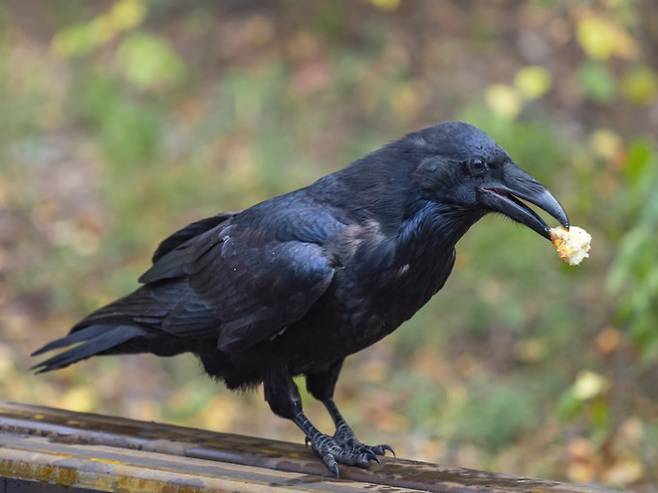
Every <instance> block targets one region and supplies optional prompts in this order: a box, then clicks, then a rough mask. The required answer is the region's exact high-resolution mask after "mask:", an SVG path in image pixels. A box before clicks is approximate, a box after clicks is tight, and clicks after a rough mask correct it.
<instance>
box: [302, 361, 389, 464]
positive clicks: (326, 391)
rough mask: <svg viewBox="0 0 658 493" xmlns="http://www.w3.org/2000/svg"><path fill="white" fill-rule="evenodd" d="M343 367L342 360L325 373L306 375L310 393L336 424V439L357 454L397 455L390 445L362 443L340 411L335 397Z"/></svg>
mask: <svg viewBox="0 0 658 493" xmlns="http://www.w3.org/2000/svg"><path fill="white" fill-rule="evenodd" d="M342 366H343V360H340V361H337V362H335V363H334V364H333V365H331V366H330V367H329V368H328V369H327V370H326V371H324V372H317V373H308V374H307V375H306V387H307V389H308V391H309V392H310V393H311V395H313V397H315V398H316V399H318V400H319V401H321V402H322V403H323V404H324V406H325V407H326V408H327V411H328V412H329V415H330V416H331V419H332V420H333V422H334V425H336V433H335V434H334V439H335V440H336V442H337V443H338V444H339V445H341V446H342V447H343V448H346V449H350V450H352V451H354V452H355V453H371V454H374V455H375V456H377V455H386V451H387V450H388V451H390V452H391V453H392V454H393V455H395V451H394V450H393V449H392V448H391V446H390V445H386V444H381V445H374V446H369V445H365V444H363V443H361V442H360V441H359V440H358V439H357V438H356V436H355V435H354V431H352V428H350V426H349V425H348V424H347V422H346V421H345V418H343V415H342V414H341V413H340V411H339V410H338V407H337V406H336V403H335V402H334V399H333V395H334V389H335V388H336V381H337V380H338V375H339V373H340V370H341V367H342ZM377 462H379V460H377Z"/></svg>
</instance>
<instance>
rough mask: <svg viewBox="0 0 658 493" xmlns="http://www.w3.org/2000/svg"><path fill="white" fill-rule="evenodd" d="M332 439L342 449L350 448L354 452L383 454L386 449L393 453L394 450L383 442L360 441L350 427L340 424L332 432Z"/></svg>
mask: <svg viewBox="0 0 658 493" xmlns="http://www.w3.org/2000/svg"><path fill="white" fill-rule="evenodd" d="M334 440H336V443H338V445H340V446H341V447H343V449H348V450H352V451H353V452H355V453H362V454H363V453H371V454H375V455H382V456H384V455H386V451H389V452H391V453H392V454H393V455H395V450H393V448H392V447H391V446H390V445H386V444H385V443H383V444H380V445H372V446H371V445H366V444H365V443H361V442H360V441H359V440H358V439H357V438H356V436H354V432H353V431H352V430H351V428H349V427H347V426H341V427H339V428H338V430H337V431H336V433H335V434H334Z"/></svg>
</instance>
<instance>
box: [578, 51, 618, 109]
mask: <svg viewBox="0 0 658 493" xmlns="http://www.w3.org/2000/svg"><path fill="white" fill-rule="evenodd" d="M578 79H579V81H580V84H581V85H582V87H583V89H584V90H585V93H586V94H587V95H588V96H589V97H590V98H591V99H593V100H594V101H597V102H600V103H609V102H611V101H612V100H613V99H614V97H615V92H616V87H615V79H614V78H613V77H612V74H610V71H609V70H608V67H607V66H606V65H604V64H603V63H600V62H595V61H587V62H584V63H583V64H581V66H580V68H579V69H578Z"/></svg>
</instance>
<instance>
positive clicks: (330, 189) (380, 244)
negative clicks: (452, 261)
mask: <svg viewBox="0 0 658 493" xmlns="http://www.w3.org/2000/svg"><path fill="white" fill-rule="evenodd" d="M409 138H410V137H407V138H406V139H403V140H401V141H398V142H394V143H392V144H389V145H388V146H386V147H384V148H382V149H380V150H378V151H375V152H373V153H371V154H369V155H367V156H365V157H364V158H362V159H360V160H358V161H355V162H354V163H352V164H351V165H350V166H348V167H346V168H344V169H342V170H340V171H338V172H336V173H333V174H332V175H329V176H327V177H325V178H322V179H321V180H319V181H317V182H316V183H315V184H313V185H312V186H311V187H310V188H311V190H312V194H313V195H314V196H315V197H317V198H320V199H321V201H322V202H323V203H325V204H328V205H332V206H335V207H337V208H338V207H339V206H341V205H342V206H343V207H344V204H350V208H349V210H348V211H346V213H347V217H346V218H345V219H346V220H347V222H348V223H350V224H354V225H360V226H361V227H362V229H363V231H364V235H366V237H367V238H368V240H369V241H366V242H364V247H365V248H364V249H362V250H361V252H360V254H357V255H359V256H360V255H364V260H365V257H368V258H369V259H370V260H371V261H372V260H374V259H375V258H378V259H379V260H378V261H376V262H375V263H376V264H380V265H382V264H383V265H391V266H392V265H397V264H405V263H407V262H409V261H410V260H412V259H414V258H418V257H420V256H423V255H440V254H441V253H442V252H445V253H446V254H448V253H450V254H451V252H452V249H453V248H454V246H455V244H456V243H457V241H459V239H460V238H461V237H462V236H463V235H464V233H466V231H468V229H469V228H470V227H471V226H472V225H473V224H474V223H475V222H476V221H477V220H478V219H480V218H481V217H482V215H483V213H481V212H479V211H474V210H470V209H466V208H464V207H460V206H458V205H456V204H447V203H446V204H443V203H439V202H436V201H435V200H430V199H429V198H428V197H425V196H423V191H422V188H421V187H419V185H418V183H417V182H416V181H415V178H414V171H415V169H416V167H417V163H418V162H419V161H420V159H419V157H418V156H416V155H415V152H417V148H416V147H414V146H413V145H409V142H407V140H408V139H409ZM373 232H376V234H374V233H373Z"/></svg>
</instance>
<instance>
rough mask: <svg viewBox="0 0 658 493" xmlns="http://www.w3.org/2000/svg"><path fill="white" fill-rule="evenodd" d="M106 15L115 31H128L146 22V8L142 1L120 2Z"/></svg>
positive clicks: (121, 0)
mask: <svg viewBox="0 0 658 493" xmlns="http://www.w3.org/2000/svg"><path fill="white" fill-rule="evenodd" d="M106 15H107V19H108V22H109V23H110V24H111V25H112V27H113V28H114V30H115V31H127V30H129V29H132V28H134V27H136V26H138V25H139V24H140V23H141V22H142V21H143V20H144V17H145V16H146V6H145V5H144V2H143V1H142V0H120V1H118V2H117V3H115V4H114V6H113V7H112V8H111V9H110V11H109V12H108V13H107V14H106Z"/></svg>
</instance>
